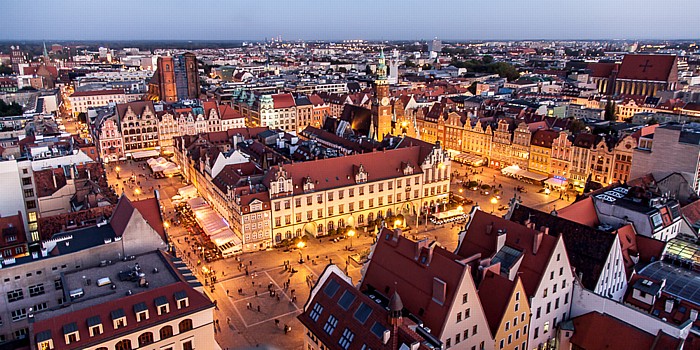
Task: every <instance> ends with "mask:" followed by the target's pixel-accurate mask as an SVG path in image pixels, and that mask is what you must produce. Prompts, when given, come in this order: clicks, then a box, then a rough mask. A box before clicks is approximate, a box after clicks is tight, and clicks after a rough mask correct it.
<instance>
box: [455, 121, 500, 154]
mask: <svg viewBox="0 0 700 350" xmlns="http://www.w3.org/2000/svg"><path fill="white" fill-rule="evenodd" d="M492 141H493V131H491V125H490V124H489V122H488V118H481V119H477V120H475V121H469V120H468V121H467V124H466V125H465V128H464V140H463V141H462V145H463V146H462V151H463V152H468V153H471V154H474V155H478V156H481V157H484V158H486V159H488V158H491V143H492Z"/></svg>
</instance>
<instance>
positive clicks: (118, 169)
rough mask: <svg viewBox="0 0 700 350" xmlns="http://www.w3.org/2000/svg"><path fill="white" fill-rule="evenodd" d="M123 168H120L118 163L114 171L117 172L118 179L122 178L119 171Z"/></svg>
mask: <svg viewBox="0 0 700 350" xmlns="http://www.w3.org/2000/svg"><path fill="white" fill-rule="evenodd" d="M121 170H122V168H120V167H119V165H117V167H116V168H114V171H115V172H116V173H117V179H119V178H120V177H119V172H120V171H121Z"/></svg>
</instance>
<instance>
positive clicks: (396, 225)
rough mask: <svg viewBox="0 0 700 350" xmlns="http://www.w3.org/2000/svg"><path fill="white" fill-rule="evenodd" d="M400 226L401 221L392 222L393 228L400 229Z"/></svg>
mask: <svg viewBox="0 0 700 350" xmlns="http://www.w3.org/2000/svg"><path fill="white" fill-rule="evenodd" d="M401 224H402V222H401V220H400V219H396V221H394V228H397V227H401Z"/></svg>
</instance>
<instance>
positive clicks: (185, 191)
mask: <svg viewBox="0 0 700 350" xmlns="http://www.w3.org/2000/svg"><path fill="white" fill-rule="evenodd" d="M177 194H179V195H180V196H182V198H194V197H197V189H196V188H195V187H194V186H193V185H188V186H185V187H181V188H179V189H178V190H177ZM200 199H201V198H200Z"/></svg>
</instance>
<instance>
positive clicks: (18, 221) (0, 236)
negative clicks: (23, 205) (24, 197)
mask: <svg viewBox="0 0 700 350" xmlns="http://www.w3.org/2000/svg"><path fill="white" fill-rule="evenodd" d="M25 242H27V235H26V233H25V232H24V221H22V212H20V211H18V212H17V215H11V216H4V217H0V248H4V247H10V246H16V245H17V244H21V243H25ZM0 258H2V252H0Z"/></svg>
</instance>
